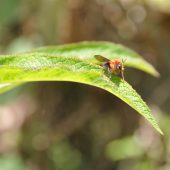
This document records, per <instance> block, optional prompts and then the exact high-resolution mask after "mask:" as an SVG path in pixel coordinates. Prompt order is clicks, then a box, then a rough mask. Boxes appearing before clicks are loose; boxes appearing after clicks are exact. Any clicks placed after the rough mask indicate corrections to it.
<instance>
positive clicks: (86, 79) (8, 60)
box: [0, 42, 162, 134]
mask: <svg viewBox="0 0 170 170" xmlns="http://www.w3.org/2000/svg"><path fill="white" fill-rule="evenodd" d="M83 44H84V43H82V44H77V46H78V47H79V46H81V48H80V51H81V52H80V53H82V55H81V56H84V57H80V55H76V56H74V55H75V54H72V53H73V47H74V46H75V48H76V45H75V44H74V45H72V48H71V50H69V48H70V46H68V45H66V47H65V50H66V52H64V46H62V49H63V50H62V53H61V54H57V49H58V50H59V51H61V50H60V48H61V47H56V49H55V47H53V48H49V49H48V48H44V49H42V50H44V52H42V51H41V52H40V51H39V52H34V53H33V52H31V53H25V54H18V55H9V56H1V57H0V66H1V68H0V82H1V83H8V82H10V83H14V84H17V83H25V82H32V81H72V82H78V83H84V84H88V85H92V86H96V87H99V88H102V89H104V90H106V91H108V92H110V93H112V94H114V95H115V96H117V97H118V98H120V99H122V100H123V101H124V102H126V103H127V104H128V105H130V106H131V107H132V108H134V109H135V110H136V111H137V112H138V113H140V114H141V115H142V116H144V117H145V118H146V119H147V120H148V121H149V122H150V123H151V124H152V126H153V127H154V128H155V129H156V130H157V131H158V132H160V133H161V134H162V131H161V130H160V128H159V126H158V124H157V122H156V120H155V118H154V117H153V115H152V114H151V111H150V109H149V108H148V106H147V105H146V104H145V102H144V101H143V100H142V99H141V97H140V96H139V95H138V94H137V93H136V91H135V90H134V89H133V88H132V87H131V86H130V85H129V84H128V83H127V82H126V81H124V80H122V79H120V78H119V77H117V76H114V75H113V76H112V77H111V78H108V76H107V75H105V74H104V72H103V68H102V67H100V66H99V65H97V64H96V61H95V60H94V62H93V60H90V57H89V58H88V56H91V59H92V55H93V54H102V55H103V53H102V50H105V49H106V48H104V47H105V46H107V45H108V43H101V42H100V43H96V42H95V44H96V45H97V44H98V46H101V49H100V50H99V47H98V46H97V47H96V50H95V49H94V46H93V45H92V49H93V50H94V51H96V53H94V52H93V54H90V45H89V46H88V49H87V48H85V49H84V52H83ZM89 44H93V43H89ZM109 44H110V43H109ZM85 45H86V46H87V42H86V43H85ZM114 46H115V48H117V45H115V44H110V48H113V47H114ZM78 47H77V49H78ZM107 48H108V49H109V47H108V46H107ZM119 48H120V49H122V50H120V49H119V50H117V53H118V51H121V54H122V55H121V56H123V50H124V47H122V48H121V47H120V46H119ZM51 49H53V51H55V52H54V53H53V52H52V50H51ZM125 49H126V48H125ZM45 51H46V52H45ZM50 51H51V52H50ZM108 51H109V50H108ZM110 51H111V49H110ZM80 53H79V54H80ZM113 53H114V51H113ZM132 53H133V52H132ZM63 54H64V55H63ZM86 54H87V55H86ZM125 54H127V51H126V50H125ZM134 54H135V53H134ZM62 55H63V56H62ZM73 56H74V57H73ZM86 56H87V58H86ZM112 56H113V54H112ZM132 56H133V55H132ZM108 57H109V56H108ZM133 59H134V60H135V56H133V57H130V55H129V58H128V60H133ZM139 59H140V58H139ZM140 60H141V62H143V63H146V62H144V60H143V59H140ZM148 66H149V65H148ZM136 68H137V65H136ZM146 68H147V67H146ZM148 68H149V67H148Z"/></svg>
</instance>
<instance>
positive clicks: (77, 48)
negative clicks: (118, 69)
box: [33, 41, 159, 77]
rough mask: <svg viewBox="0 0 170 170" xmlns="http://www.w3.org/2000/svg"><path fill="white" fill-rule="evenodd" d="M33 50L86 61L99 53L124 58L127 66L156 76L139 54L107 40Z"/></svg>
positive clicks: (151, 67)
mask: <svg viewBox="0 0 170 170" xmlns="http://www.w3.org/2000/svg"><path fill="white" fill-rule="evenodd" d="M33 52H39V53H46V54H52V55H57V56H65V57H75V56H76V57H77V58H79V59H83V60H86V61H88V62H94V61H95V59H94V55H96V54H100V55H103V56H105V57H107V58H109V59H114V58H120V59H123V60H125V64H126V66H128V67H133V68H136V69H139V70H142V71H145V72H146V73H149V74H151V75H152V76H155V77H158V76H159V73H158V72H157V71H156V70H155V68H154V67H153V66H152V65H151V64H149V63H148V62H146V61H145V60H144V59H143V58H142V57H141V56H140V55H139V54H137V53H136V52H134V51H132V50H131V49H129V48H127V47H124V46H122V45H120V44H115V43H109V42H96V41H92V42H81V43H74V44H68V45H60V46H57V47H56V46H49V47H43V48H39V49H36V50H34V51H33Z"/></svg>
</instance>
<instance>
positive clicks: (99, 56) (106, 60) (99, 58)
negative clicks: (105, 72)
mask: <svg viewBox="0 0 170 170" xmlns="http://www.w3.org/2000/svg"><path fill="white" fill-rule="evenodd" d="M94 57H95V59H97V60H98V61H101V62H108V61H110V60H109V59H107V58H106V57H103V56H101V55H95V56H94Z"/></svg>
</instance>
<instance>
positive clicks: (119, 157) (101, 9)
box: [0, 0, 170, 170]
mask: <svg viewBox="0 0 170 170" xmlns="http://www.w3.org/2000/svg"><path fill="white" fill-rule="evenodd" d="M83 40H89V41H90V40H97V41H98V40H105V41H111V42H116V43H121V44H123V45H125V46H127V47H129V48H131V49H133V50H135V51H137V52H138V53H139V54H141V55H142V56H143V57H144V58H145V59H146V60H147V61H149V62H150V63H151V64H152V65H154V66H155V68H156V69H157V70H158V71H159V72H160V75H161V76H160V78H154V77H151V76H150V75H147V74H146V73H143V72H141V71H138V70H135V69H130V68H126V71H125V79H126V80H127V81H128V82H129V83H130V84H131V85H132V86H133V87H134V88H135V89H136V90H137V92H138V93H139V94H141V96H142V98H143V99H144V100H145V101H146V102H147V103H148V104H149V106H150V108H151V109H152V111H153V114H154V116H155V117H156V118H157V120H158V121H159V124H160V126H161V128H162V130H163V131H164V133H165V135H164V136H160V135H159V134H158V133H157V132H156V131H155V130H154V129H153V128H152V127H151V126H150V125H149V123H148V122H147V121H146V120H144V118H142V117H141V116H139V115H138V113H137V112H136V111H134V110H133V109H132V108H130V107H129V106H128V105H127V104H125V103H124V102H122V101H121V100H119V99H118V98H116V97H114V96H113V95H111V94H109V93H108V92H106V91H103V90H101V89H98V88H95V87H90V86H87V85H82V84H77V83H67V82H41V83H40V82H39V83H29V84H25V85H22V86H19V87H17V88H15V89H13V90H11V91H9V92H6V93H4V94H1V95H0V170H169V169H170V135H169V134H170V106H169V105H170V77H169V76H170V74H169V73H170V69H169V68H170V58H169V55H170V1H169V0H48V1H47V0H36V1H35V0H0V54H10V53H17V52H23V51H29V50H31V49H33V48H37V47H40V46H45V45H57V44H64V43H71V42H78V41H83Z"/></svg>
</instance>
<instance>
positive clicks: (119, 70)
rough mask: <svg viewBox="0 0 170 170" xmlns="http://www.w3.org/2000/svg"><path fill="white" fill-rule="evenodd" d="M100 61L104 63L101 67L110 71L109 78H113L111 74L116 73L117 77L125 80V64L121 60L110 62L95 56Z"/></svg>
mask: <svg viewBox="0 0 170 170" xmlns="http://www.w3.org/2000/svg"><path fill="white" fill-rule="evenodd" d="M94 57H95V58H96V59H97V60H98V61H100V62H103V63H102V64H101V66H102V67H103V68H104V70H106V71H108V74H109V78H110V77H111V74H112V73H114V74H115V75H117V76H119V77H121V78H122V79H123V80H124V74H123V72H124V69H125V68H124V62H125V61H123V60H120V59H113V60H109V59H108V58H106V57H103V56H101V55H95V56H94Z"/></svg>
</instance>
